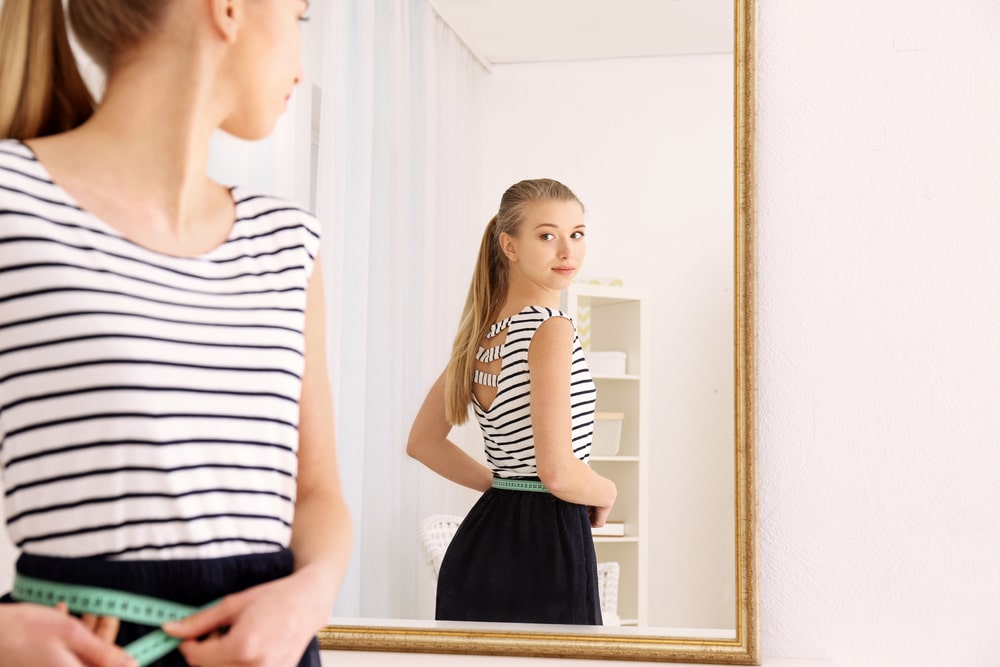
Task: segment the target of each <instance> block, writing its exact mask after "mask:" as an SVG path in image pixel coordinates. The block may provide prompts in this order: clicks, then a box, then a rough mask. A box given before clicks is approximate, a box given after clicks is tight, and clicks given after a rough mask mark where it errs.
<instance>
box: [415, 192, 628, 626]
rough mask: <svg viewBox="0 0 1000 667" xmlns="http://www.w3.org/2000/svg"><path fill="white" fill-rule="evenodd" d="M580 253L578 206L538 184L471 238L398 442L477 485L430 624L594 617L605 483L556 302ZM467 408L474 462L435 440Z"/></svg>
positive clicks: (606, 504) (589, 385) (511, 196)
mask: <svg viewBox="0 0 1000 667" xmlns="http://www.w3.org/2000/svg"><path fill="white" fill-rule="evenodd" d="M585 251H586V238H585V225H584V222H583V206H582V204H581V203H580V201H579V200H578V199H577V198H576V196H575V195H574V194H573V192H572V191H571V190H570V189H569V188H567V187H566V186H565V185H563V184H562V183H559V182H558V181H554V180H551V179H537V180H526V181H521V182H519V183H516V184H514V185H513V186H511V187H510V188H509V189H508V190H507V191H506V192H505V193H504V195H503V197H502V198H501V200H500V207H499V210H498V212H497V215H496V216H495V217H494V218H493V219H492V220H491V221H490V223H489V225H488V226H487V228H486V231H485V232H484V234H483V240H482V244H481V246H480V250H479V257H478V260H477V263H476V269H475V273H474V275H473V279H472V285H471V287H470V289H469V295H468V298H467V300H466V304H465V309H464V311H463V313H462V319H461V324H460V326H459V331H458V334H457V336H456V338H455V344H454V348H453V352H452V357H451V361H450V362H449V364H448V367H447V369H446V370H445V372H444V373H443V374H442V375H441V377H440V378H438V380H437V381H436V382H435V384H434V385H433V387H432V388H431V389H430V392H429V393H428V395H427V398H426V399H425V401H424V403H423V406H422V407H421V409H420V411H419V413H418V414H417V417H416V419H415V421H414V423H413V427H412V429H411V432H410V437H409V442H408V445H407V452H408V453H409V454H410V455H411V456H413V457H414V458H416V459H418V460H419V461H421V462H422V463H424V464H425V465H426V466H428V467H429V468H430V469H432V470H434V471H435V472H437V473H439V474H441V475H443V476H444V477H446V478H448V479H450V480H452V481H454V482H457V483H459V484H462V485H464V486H467V487H470V488H472V489H476V490H479V491H483V492H484V493H483V496H482V497H481V498H480V499H479V501H478V502H477V503H476V505H475V506H474V507H473V508H472V510H471V511H470V512H469V514H468V516H466V517H465V519H464V521H463V522H462V524H461V526H460V527H459V529H458V532H457V533H456V535H455V537H454V539H453V540H452V542H451V544H450V545H449V547H448V551H447V553H446V554H445V557H444V560H443V562H442V564H441V568H440V574H439V577H438V588H437V602H436V604H437V611H436V617H437V619H438V620H467V621H498V622H524V623H571V624H582V625H600V624H601V610H600V599H599V597H598V589H597V561H596V557H595V554H594V543H593V538H592V536H591V526H602V525H604V522H605V520H606V519H607V516H608V512H609V511H610V509H611V507H612V505H613V504H614V502H615V498H616V496H617V489H616V488H615V485H614V483H613V482H612V481H611V480H609V479H606V478H604V477H602V476H600V475H598V474H597V473H596V472H594V471H593V470H592V469H591V468H590V466H589V465H588V460H589V456H590V444H591V437H592V434H593V425H594V405H595V401H596V389H595V387H594V382H593V380H592V379H591V377H590V372H589V370H588V368H587V363H586V360H585V359H584V357H583V351H582V349H581V347H580V341H579V338H578V337H577V335H576V329H575V326H574V324H573V322H572V320H570V318H569V317H568V316H567V315H565V314H564V313H562V312H561V311H559V310H558V307H559V297H560V292H561V291H562V290H563V289H565V288H566V287H567V286H568V285H569V284H570V283H571V282H572V280H573V278H574V277H575V276H576V275H577V272H578V271H579V269H580V264H581V263H582V262H583V258H584V254H585ZM470 405H471V407H472V409H473V411H474V412H475V414H476V418H477V420H478V422H479V426H480V428H481V431H482V434H483V439H484V442H485V448H486V460H487V465H486V466H484V465H482V464H481V463H479V462H478V461H476V460H475V459H474V458H472V457H471V456H469V455H468V454H466V453H465V452H464V451H463V450H462V449H460V448H459V447H458V446H457V445H455V444H454V443H452V442H450V441H449V440H448V434H449V432H450V430H451V427H452V426H453V425H457V424H462V423H464V422H465V421H466V418H467V416H468V411H469V407H470Z"/></svg>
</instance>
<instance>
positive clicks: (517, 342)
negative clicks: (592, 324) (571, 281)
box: [472, 306, 597, 478]
mask: <svg viewBox="0 0 1000 667" xmlns="http://www.w3.org/2000/svg"><path fill="white" fill-rule="evenodd" d="M550 317H565V318H566V319H568V320H570V321H571V322H572V318H570V317H569V315H567V314H565V313H563V312H562V311H559V310H554V309H552V308H542V307H540V306H528V307H526V308H525V309H524V310H522V311H521V312H519V313H518V314H516V315H512V316H511V317H508V318H507V319H504V320H501V321H500V322H497V323H496V324H494V325H493V326H492V327H490V330H489V331H488V332H487V334H486V338H487V339H490V338H493V337H494V336H496V335H497V334H499V333H500V332H502V331H506V332H507V333H506V336H505V338H504V340H503V341H502V342H501V343H498V344H497V345H493V346H491V347H486V348H483V347H480V348H479V353H478V354H477V355H476V358H477V359H478V360H479V361H481V362H484V363H489V362H492V361H496V360H497V359H500V360H501V361H500V372H499V373H498V374H496V375H493V374H489V373H484V372H483V371H480V370H476V371H474V373H473V376H474V377H473V381H474V382H476V383H478V384H484V385H488V386H493V387H496V388H497V394H496V398H494V399H493V401H492V403H490V407H489V409H483V407H482V406H481V405H480V403H479V401H478V400H477V399H476V397H475V395H474V394H473V397H472V405H473V409H474V410H475V413H476V418H477V419H478V420H479V427H480V429H481V430H482V433H483V440H484V442H485V447H486V461H487V463H488V465H489V466H490V468H491V469H492V470H493V474H494V475H495V476H497V477H504V478H513V477H537V475H538V469H537V468H536V465H535V441H534V436H533V434H532V429H531V384H530V382H529V379H528V347H529V346H530V345H531V338H532V337H533V336H534V335H535V331H537V330H538V327H539V326H540V325H541V324H542V322H544V321H545V320H547V319H549V318H550ZM575 330H576V326H575V325H574V334H573V363H572V367H571V369H572V370H571V377H570V405H571V408H570V411H571V413H572V420H573V432H572V445H573V453H574V454H575V455H576V457H577V458H578V459H580V460H581V461H583V462H584V463H586V462H588V461H589V460H590V445H591V440H592V439H593V435H594V406H595V404H596V401H597V388H596V387H595V386H594V380H593V379H592V378H591V377H590V369H589V368H588V367H587V360H586V359H585V358H584V356H583V348H582V347H580V338H579V336H577V335H576V333H575Z"/></svg>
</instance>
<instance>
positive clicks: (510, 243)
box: [498, 232, 517, 262]
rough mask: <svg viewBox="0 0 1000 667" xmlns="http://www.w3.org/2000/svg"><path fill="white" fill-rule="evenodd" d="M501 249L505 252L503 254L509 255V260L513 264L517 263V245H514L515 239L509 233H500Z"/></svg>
mask: <svg viewBox="0 0 1000 667" xmlns="http://www.w3.org/2000/svg"><path fill="white" fill-rule="evenodd" d="M498 240H499V242H500V249H501V250H503V254H505V255H507V259H508V260H510V261H511V262H516V261H517V244H516V243H514V237H513V236H511V235H510V234H508V233H507V232H500V238H499V239H498Z"/></svg>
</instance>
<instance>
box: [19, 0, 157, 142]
mask: <svg viewBox="0 0 1000 667" xmlns="http://www.w3.org/2000/svg"><path fill="white" fill-rule="evenodd" d="M167 1H168V0H143V1H142V2H129V1H127V0H82V1H81V0H76V1H74V0H70V2H69V19H70V22H71V23H72V25H73V33H74V34H75V35H76V37H77V39H78V40H79V41H80V44H81V45H82V46H83V48H84V49H85V50H86V51H87V53H88V54H89V55H90V57H91V58H93V59H94V61H95V62H96V63H97V64H98V65H100V66H101V67H103V68H104V69H105V71H107V70H109V69H110V68H111V67H113V65H114V63H115V61H116V60H117V58H118V57H119V56H120V55H121V54H122V53H124V52H125V51H126V50H127V49H129V48H131V47H133V46H135V45H137V44H138V43H139V42H141V41H142V39H143V38H145V37H146V36H148V35H149V34H150V32H151V31H152V29H153V28H154V27H155V26H156V25H158V23H159V21H160V18H161V17H162V14H163V9H164V7H165V6H166V4H167ZM93 112H94V98H93V96H92V95H91V93H90V90H88V88H87V85H86V83H85V82H84V80H83V76H82V75H81V74H80V68H79V66H78V65H77V62H76V58H75V57H74V55H73V51H72V49H71V48H70V42H69V35H68V32H67V28H66V18H65V16H64V14H63V7H62V0H3V3H2V6H0V137H3V138H7V137H10V138H15V139H31V138H33V137H40V136H45V135H48V134H57V133H59V132H64V131H66V130H71V129H73V128H74V127H77V126H79V125H81V124H82V123H84V122H85V121H86V120H87V119H88V118H90V116H91V114H92V113H93Z"/></svg>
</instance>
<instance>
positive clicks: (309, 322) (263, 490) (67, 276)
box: [0, 0, 351, 667]
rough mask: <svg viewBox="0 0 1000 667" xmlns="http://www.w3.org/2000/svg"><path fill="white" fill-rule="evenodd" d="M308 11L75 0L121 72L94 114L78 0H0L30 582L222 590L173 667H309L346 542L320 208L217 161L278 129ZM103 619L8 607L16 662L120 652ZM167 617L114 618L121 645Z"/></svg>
mask: <svg viewBox="0 0 1000 667" xmlns="http://www.w3.org/2000/svg"><path fill="white" fill-rule="evenodd" d="M307 6H308V3H307V2H305V1H304V0H294V1H293V0H205V1H202V2H187V1H183V2H182V1H178V0H144V1H143V2H131V1H126V0H85V1H84V0H70V2H69V5H68V8H69V9H68V12H69V17H70V19H71V21H72V24H73V29H74V33H75V34H76V36H77V38H78V39H79V41H80V43H81V44H82V45H83V47H84V48H85V49H86V50H87V51H88V53H89V54H90V55H91V56H92V57H93V59H94V60H95V61H96V62H97V63H98V64H99V65H101V66H102V67H103V68H104V69H105V70H106V74H107V84H106V89H105V92H104V95H103V97H102V100H101V102H100V104H99V105H97V106H96V108H95V107H94V104H93V102H92V101H91V98H90V95H89V93H88V91H87V89H86V87H85V86H84V84H83V81H82V79H81V77H80V74H79V72H78V69H77V65H76V63H75V62H74V60H73V55H72V53H71V51H70V49H69V43H68V40H67V34H66V29H65V26H64V20H63V13H62V9H61V0H4V2H3V7H2V14H0V137H6V139H4V140H2V141H0V303H2V306H0V330H2V334H0V463H2V466H3V472H4V486H5V494H6V495H5V498H4V510H5V519H6V525H7V530H8V533H9V534H10V536H11V538H12V540H13V541H14V543H15V544H16V545H17V546H18V547H20V549H21V556H20V557H19V559H18V563H17V571H18V575H17V576H18V577H19V578H20V579H19V581H21V582H24V581H30V580H29V579H25V578H26V577H30V578H32V579H38V580H42V582H41V583H40V584H36V583H32V584H31V585H32V586H42V585H44V586H54V587H55V588H56V590H66V588H65V587H66V585H70V584H72V585H79V586H85V587H87V588H88V590H90V591H91V595H90V596H87V599H88V600H90V599H91V598H93V599H101V600H112V599H113V598H114V597H115V596H118V595H120V593H121V592H122V591H124V592H125V593H131V594H140V595H146V596H153V597H156V598H161V599H166V600H170V601H173V602H178V603H182V604H184V605H186V606H191V607H198V606H201V605H205V604H208V603H211V602H213V601H219V602H218V604H217V605H215V606H213V607H211V608H210V609H208V610H206V611H202V612H200V613H197V614H195V615H193V616H190V617H188V618H187V619H185V620H183V621H179V622H177V623H174V624H168V626H167V627H166V628H165V629H166V630H168V631H169V632H170V633H172V634H173V635H175V636H177V637H180V638H183V639H185V641H184V642H183V643H182V644H181V645H180V649H179V652H178V651H173V652H171V653H169V654H167V655H166V656H165V657H163V658H162V659H161V660H160V661H158V662H157V663H156V664H158V665H186V664H188V663H189V662H190V663H191V664H197V665H202V666H204V667H209V666H211V665H222V664H237V663H239V664H268V665H294V664H301V665H318V664H319V651H318V647H317V646H316V643H315V639H314V637H315V633H316V631H317V629H318V628H319V627H321V626H322V625H323V624H325V623H326V622H327V618H328V615H329V613H330V610H331V609H332V606H333V600H334V597H335V595H336V591H337V589H338V587H339V585H340V579H341V576H342V573H343V571H344V568H345V566H346V561H347V558H348V553H349V551H350V541H351V528H350V519H349V516H348V513H347V509H346V505H345V503H344V501H343V499H342V495H341V491H340V486H339V481H338V474H337V467H336V457H335V449H334V443H333V438H332V435H331V434H332V433H333V418H332V409H331V403H332V402H331V399H330V394H329V388H328V381H327V377H326V361H325V358H324V355H325V352H324V347H323V346H324V344H325V342H324V341H325V335H324V313H323V297H322V284H321V276H320V267H319V261H318V258H317V256H316V252H317V249H318V247H319V244H318V236H317V224H316V221H315V219H314V218H312V217H311V216H310V215H309V214H308V213H306V212H305V211H303V210H302V209H300V208H298V207H296V206H294V205H291V204H289V203H286V202H281V201H278V200H276V199H274V198H271V197H267V196H265V195H261V194H255V193H250V192H247V191H245V190H243V189H242V188H239V187H236V188H226V187H223V186H221V185H219V184H217V183H214V182H213V181H211V180H210V179H209V178H208V177H207V176H206V167H207V156H208V151H209V141H210V137H211V135H212V133H213V132H214V131H215V130H216V129H218V128H221V129H223V130H225V131H227V132H229V133H230V134H233V135H235V136H238V137H241V138H244V139H259V138H262V137H264V136H266V135H268V134H269V133H270V132H271V130H272V129H273V127H274V126H275V123H276V121H277V119H278V117H279V115H280V114H281V113H282V111H283V110H284V108H285V105H286V102H287V99H288V97H289V96H290V95H291V93H292V90H293V89H294V87H295V85H296V83H297V82H298V80H299V79H300V78H301V56H300V49H301V44H300V42H301V37H300V34H299V20H300V19H301V18H302V15H303V14H304V13H305V11H306V9H307ZM60 587H61V588H60ZM95 588H96V589H101V590H94V589H95ZM25 590H26V589H25V588H24V587H23V586H22V587H20V588H18V589H16V592H17V598H18V599H20V600H25V599H27V600H33V599H35V598H33V597H30V595H27V594H25V593H24V591H25ZM31 590H36V589H31ZM6 601H7V602H9V601H10V599H9V598H8V599H7V600H6ZM69 601H70V609H71V610H72V609H73V604H74V603H73V602H72V598H70V600H69ZM156 604H157V605H159V604H160V603H159V602H157V603H156ZM99 616H102V618H107V617H108V615H100V614H99ZM74 623H75V624H76V625H74ZM88 623H89V626H85V625H84V624H83V623H81V622H80V621H75V620H72V619H71V618H70V617H67V616H64V615H62V614H60V613H59V611H57V610H52V609H49V608H47V607H45V606H40V605H35V604H30V603H28V602H20V603H16V604H5V605H0V625H2V626H3V627H4V628H5V629H4V630H3V631H0V663H2V664H3V665H5V666H12V665H13V666H20V665H52V664H58V665H66V666H76V667H80V666H81V665H104V664H124V663H119V662H117V660H119V659H120V658H121V657H122V655H123V654H122V653H121V652H116V651H115V650H114V649H112V648H111V645H110V643H108V642H107V640H106V639H102V637H105V636H106V634H107V633H106V632H105V630H104V628H105V627H106V626H105V625H103V624H102V622H100V621H95V620H93V619H90V620H89V621H88ZM88 627H89V629H90V630H91V631H92V632H91V633H89V634H88V633H87V632H86V630H87V628H88ZM8 629H11V631H10V632H8ZM150 630H151V628H149V627H143V626H141V625H137V624H133V623H131V622H125V621H122V622H121V626H120V631H119V632H118V633H117V641H118V642H119V643H121V644H125V643H127V642H130V641H131V640H133V639H135V638H136V637H138V636H140V635H143V634H144V633H148V632H150ZM81 632H83V633H84V634H86V635H87V639H89V640H90V641H86V640H84V639H81V636H80V635H81ZM111 634H114V633H111ZM199 638H200V639H199ZM95 639H96V640H98V642H102V641H103V642H104V643H103V644H98V645H95V644H94V642H93V640H95ZM167 645H168V646H169V642H167ZM111 659H114V660H115V662H112V661H111Z"/></svg>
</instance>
